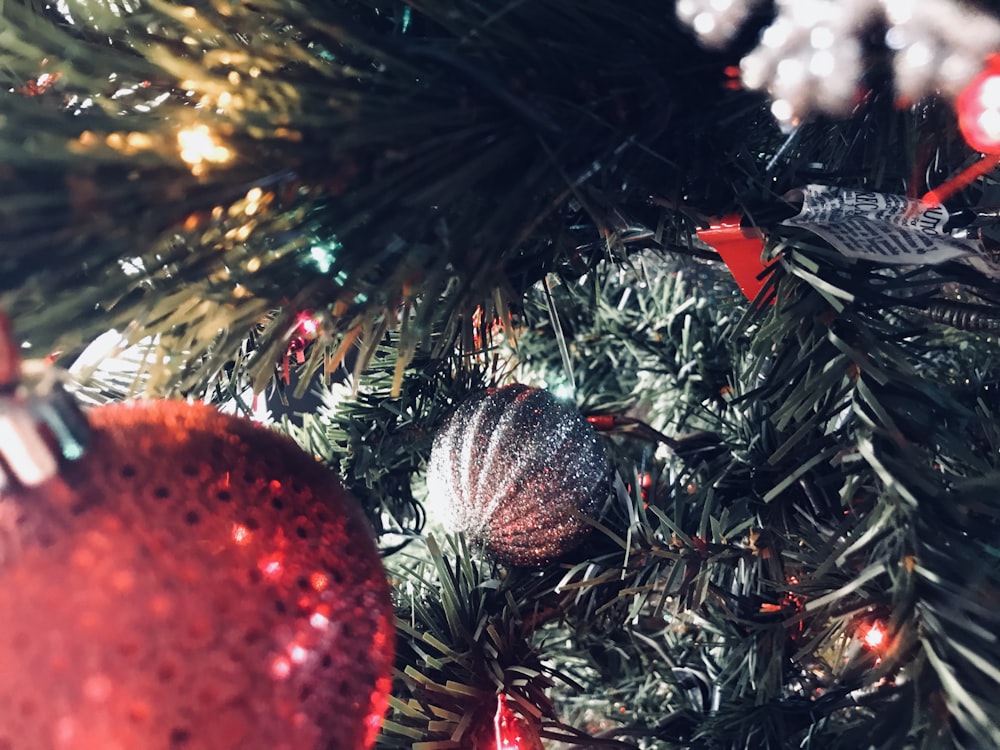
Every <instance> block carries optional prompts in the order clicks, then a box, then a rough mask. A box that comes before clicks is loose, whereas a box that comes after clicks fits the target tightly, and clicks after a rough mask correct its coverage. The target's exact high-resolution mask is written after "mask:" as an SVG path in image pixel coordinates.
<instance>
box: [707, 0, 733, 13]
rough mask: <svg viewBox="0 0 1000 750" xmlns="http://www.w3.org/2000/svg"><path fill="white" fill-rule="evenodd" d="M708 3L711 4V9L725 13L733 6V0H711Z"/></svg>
mask: <svg viewBox="0 0 1000 750" xmlns="http://www.w3.org/2000/svg"><path fill="white" fill-rule="evenodd" d="M709 5H711V6H712V10H717V11H718V12H719V13H725V12H726V11H727V10H729V9H730V8H731V7H733V0H711V2H710V3H709Z"/></svg>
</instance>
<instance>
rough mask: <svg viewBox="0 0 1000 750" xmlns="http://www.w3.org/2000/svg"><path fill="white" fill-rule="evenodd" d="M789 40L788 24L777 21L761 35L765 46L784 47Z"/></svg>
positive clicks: (761, 40)
mask: <svg viewBox="0 0 1000 750" xmlns="http://www.w3.org/2000/svg"><path fill="white" fill-rule="evenodd" d="M787 41H788V24H787V23H781V22H780V21H776V22H775V23H773V24H771V25H770V26H768V27H767V28H766V29H764V33H763V34H761V36H760V43H761V44H763V45H764V46H765V47H771V48H774V49H777V48H778V47H784V46H785V42H787Z"/></svg>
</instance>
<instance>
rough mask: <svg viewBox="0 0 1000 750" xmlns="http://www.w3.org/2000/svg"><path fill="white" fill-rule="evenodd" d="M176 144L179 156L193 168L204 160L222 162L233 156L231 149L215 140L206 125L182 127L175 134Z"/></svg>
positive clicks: (201, 165)
mask: <svg viewBox="0 0 1000 750" xmlns="http://www.w3.org/2000/svg"><path fill="white" fill-rule="evenodd" d="M177 145H178V146H179V147H180V150H181V158H182V159H183V160H184V161H185V162H187V163H188V164H190V165H191V166H192V167H194V168H201V167H203V165H204V163H205V162H210V163H212V164H222V163H224V162H227V161H229V160H230V159H231V158H232V156H233V152H232V151H231V150H229V149H228V148H226V147H225V146H223V145H222V144H221V143H219V142H218V140H216V138H215V136H214V135H213V134H212V131H211V130H209V129H208V126H207V125H195V126H194V127H190V128H184V130H181V131H180V132H179V133H178V134H177Z"/></svg>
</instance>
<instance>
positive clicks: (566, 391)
mask: <svg viewBox="0 0 1000 750" xmlns="http://www.w3.org/2000/svg"><path fill="white" fill-rule="evenodd" d="M552 395H553V396H555V397H556V398H557V399H559V400H560V401H569V400H570V399H571V398H573V389H572V388H571V387H570V385H569V383H560V384H559V385H557V386H556V387H555V388H553V389H552Z"/></svg>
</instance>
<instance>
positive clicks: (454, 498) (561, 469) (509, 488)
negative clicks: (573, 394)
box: [427, 385, 608, 566]
mask: <svg viewBox="0 0 1000 750" xmlns="http://www.w3.org/2000/svg"><path fill="white" fill-rule="evenodd" d="M607 473H608V460H607V455H606V453H605V451H604V447H603V445H602V444H601V442H600V439H599V438H598V437H597V435H596V433H595V432H594V430H593V428H592V427H591V426H590V425H589V424H588V423H587V421H586V420H585V419H584V418H583V417H582V416H581V414H580V412H579V411H578V410H577V409H576V407H574V406H572V405H570V404H567V403H564V402H562V401H559V400H557V399H556V398H555V397H553V396H552V395H551V394H550V393H549V392H548V391H545V390H541V389H537V388H530V387H528V386H525V385H509V386H506V387H504V388H499V389H490V390H487V391H484V392H483V393H480V394H477V395H475V396H473V397H471V398H470V399H469V400H467V401H466V402H464V403H463V404H462V405H461V406H459V407H458V409H457V410H456V411H455V412H454V414H452V415H451V417H450V418H449V419H448V422H447V423H446V424H445V426H444V427H443V428H442V430H441V432H440V433H438V435H437V436H436V438H435V440H434V446H433V449H432V451H431V458H430V463H429V466H428V472H427V484H428V492H429V494H430V496H431V502H432V503H434V504H435V505H443V506H444V507H446V509H447V510H446V513H447V518H446V519H445V522H446V525H447V526H448V527H449V529H450V530H452V531H460V532H463V533H464V534H465V535H466V536H467V537H468V538H469V539H471V540H472V541H473V542H476V543H483V544H484V546H485V548H486V550H487V551H488V553H489V554H490V555H491V556H492V557H493V558H494V559H496V560H498V561H499V562H502V563H506V564H509V565H521V566H540V565H543V564H545V563H547V562H549V561H551V560H554V559H556V558H559V557H561V556H562V555H564V554H565V553H566V552H568V551H570V550H571V549H573V548H574V547H575V546H577V545H578V544H579V543H580V542H581V541H582V540H583V538H584V536H585V535H586V534H587V533H588V532H589V530H590V528H591V526H590V524H588V523H587V521H586V520H585V518H584V517H585V516H586V517H594V516H596V515H597V514H598V513H599V511H600V510H601V507H602V505H603V503H604V501H605V500H606V499H607V495H608V485H607Z"/></svg>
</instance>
